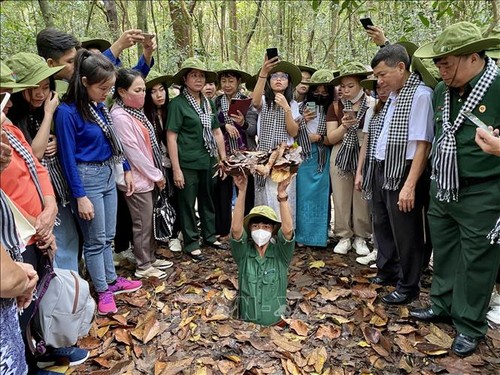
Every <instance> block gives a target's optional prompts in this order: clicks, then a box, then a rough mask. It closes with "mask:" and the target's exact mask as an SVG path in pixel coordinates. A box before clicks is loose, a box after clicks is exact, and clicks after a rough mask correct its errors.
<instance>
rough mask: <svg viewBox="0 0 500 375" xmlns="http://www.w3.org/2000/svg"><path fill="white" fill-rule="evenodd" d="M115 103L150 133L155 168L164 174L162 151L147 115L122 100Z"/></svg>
mask: <svg viewBox="0 0 500 375" xmlns="http://www.w3.org/2000/svg"><path fill="white" fill-rule="evenodd" d="M115 103H116V104H117V105H118V106H120V107H122V108H123V110H124V111H125V112H127V113H128V114H129V115H130V116H132V117H134V118H136V119H137V120H139V121H140V122H141V124H142V125H143V126H144V127H145V128H146V130H147V131H148V134H149V139H150V141H151V147H152V149H153V160H154V163H155V167H156V168H158V169H159V170H160V171H162V172H163V165H162V162H161V159H162V158H161V149H160V145H159V144H158V141H157V140H156V134H155V130H154V127H153V124H151V122H149V120H148V118H147V117H146V115H145V114H144V112H143V111H141V110H140V109H137V108H132V107H129V106H127V105H125V103H123V100H121V99H120V98H118V99H116V101H115Z"/></svg>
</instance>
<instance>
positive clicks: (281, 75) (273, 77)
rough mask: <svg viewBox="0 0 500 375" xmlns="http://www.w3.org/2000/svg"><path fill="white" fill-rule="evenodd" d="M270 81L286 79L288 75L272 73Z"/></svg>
mask: <svg viewBox="0 0 500 375" xmlns="http://www.w3.org/2000/svg"><path fill="white" fill-rule="evenodd" d="M271 79H286V80H287V79H288V74H286V73H273V74H271Z"/></svg>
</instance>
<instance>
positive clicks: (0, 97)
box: [0, 92, 10, 112]
mask: <svg viewBox="0 0 500 375" xmlns="http://www.w3.org/2000/svg"><path fill="white" fill-rule="evenodd" d="M9 99H10V94H9V93H8V92H2V93H1V94H0V112H3V109H4V108H5V106H6V105H7V103H8V102H9Z"/></svg>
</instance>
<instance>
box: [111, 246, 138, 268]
mask: <svg viewBox="0 0 500 375" xmlns="http://www.w3.org/2000/svg"><path fill="white" fill-rule="evenodd" d="M125 259H127V260H128V261H129V262H130V263H132V264H136V263H137V261H136V260H135V255H134V252H133V251H132V248H128V249H127V250H125V251H122V252H121V253H113V264H114V265H115V266H118V265H119V264H120V262H121V261H122V260H125Z"/></svg>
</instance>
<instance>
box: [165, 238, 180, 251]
mask: <svg viewBox="0 0 500 375" xmlns="http://www.w3.org/2000/svg"><path fill="white" fill-rule="evenodd" d="M168 248H169V249H170V251H173V252H175V253H178V252H180V251H182V244H181V241H180V240H179V239H178V238H172V239H171V240H170V241H168Z"/></svg>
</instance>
